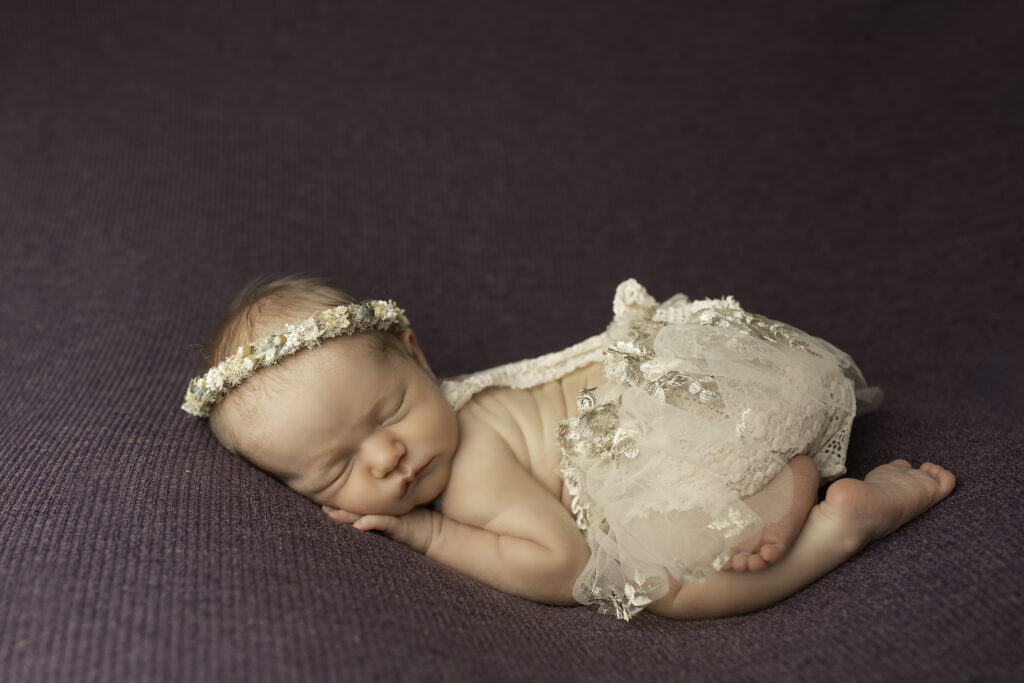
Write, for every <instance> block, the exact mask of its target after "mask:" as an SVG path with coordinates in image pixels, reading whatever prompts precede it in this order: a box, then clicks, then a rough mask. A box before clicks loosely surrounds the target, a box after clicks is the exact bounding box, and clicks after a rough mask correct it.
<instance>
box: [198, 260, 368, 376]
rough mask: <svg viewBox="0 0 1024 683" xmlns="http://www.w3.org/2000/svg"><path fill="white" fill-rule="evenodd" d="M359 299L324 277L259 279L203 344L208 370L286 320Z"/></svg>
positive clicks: (227, 312) (244, 290) (245, 292)
mask: <svg viewBox="0 0 1024 683" xmlns="http://www.w3.org/2000/svg"><path fill="white" fill-rule="evenodd" d="M358 301H359V299H358V298H357V297H356V296H355V295H354V294H352V293H351V292H349V291H347V290H345V289H342V288H341V287H338V286H336V285H334V284H332V283H331V282H330V281H328V280H326V279H324V278H316V277H307V276H303V275H289V276H286V277H283V278H280V279H277V280H267V279H266V278H257V279H255V280H253V281H252V282H250V283H249V284H247V285H246V286H245V287H244V288H243V289H242V291H241V292H239V293H238V295H237V296H235V298H234V300H232V302H231V303H230V304H228V308H227V311H226V312H225V313H224V315H223V317H221V319H220V321H219V322H218V323H217V326H216V327H215V328H214V330H213V333H212V334H211V335H210V338H209V341H207V343H206V345H205V346H204V347H203V349H204V353H203V361H204V364H205V367H204V371H206V370H209V369H210V368H212V367H213V366H215V365H217V363H219V362H221V361H222V360H224V359H225V358H226V357H228V356H229V355H231V354H232V353H234V351H235V349H237V348H238V347H239V346H241V345H242V344H245V343H246V342H249V341H253V340H255V339H257V338H259V337H262V336H265V335H268V334H273V333H274V332H277V331H278V330H279V329H280V328H281V327H282V326H284V325H285V324H286V323H291V322H295V321H297V320H300V319H302V318H306V317H308V316H310V315H312V314H313V313H316V312H317V311H322V310H325V309H328V308H334V307H335V306H341V305H343V304H352V303H356V302H358Z"/></svg>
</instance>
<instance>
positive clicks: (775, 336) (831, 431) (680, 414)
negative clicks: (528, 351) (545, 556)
mask: <svg viewBox="0 0 1024 683" xmlns="http://www.w3.org/2000/svg"><path fill="white" fill-rule="evenodd" d="M614 314H615V315H614V320H613V321H612V323H611V325H610V326H609V328H608V330H607V331H606V332H604V333H602V334H599V335H596V336H594V337H591V338H589V339H587V340H585V341H583V342H580V343H579V344H576V345H574V346H571V347H569V348H567V349H565V350H563V351H559V352H555V353H550V354H547V355H544V356H540V357H538V358H532V359H527V360H523V361H519V362H516V363H509V364H507V365H502V366H499V367H496V368H491V369H489V370H483V371H481V372H477V373H473V374H470V375H466V376H463V377H459V378H455V379H452V380H447V381H445V382H444V383H443V384H442V389H443V391H444V393H445V396H446V397H447V398H448V400H449V402H450V403H451V404H452V406H453V407H454V408H455V409H458V408H460V407H461V406H462V405H464V404H465V402H466V401H468V400H469V399H470V398H471V397H472V396H473V395H474V394H476V393H477V392H479V391H481V390H483V389H486V388H488V387H494V386H502V387H512V388H521V389H526V388H530V387H534V386H538V385H540V384H544V383H545V382H549V381H552V380H556V379H559V378H561V377H563V376H565V375H566V374H567V373H569V372H571V371H573V370H575V369H577V368H580V367H582V366H584V365H587V364H589V363H592V362H596V361H603V368H604V374H605V376H606V377H607V379H608V384H607V385H606V386H604V387H601V389H599V390H596V391H595V390H586V391H583V392H581V394H580V397H579V402H578V410H579V414H578V415H577V416H575V417H571V418H569V419H567V420H565V421H563V422H562V423H561V425H560V426H559V429H558V440H559V443H560V445H561V448H562V461H561V464H560V468H559V473H560V474H561V477H562V479H563V481H564V482H565V484H566V487H567V489H568V491H569V493H570V494H571V496H572V511H573V513H574V515H575V517H576V523H577V525H578V526H579V528H580V530H581V531H582V532H583V534H584V535H585V537H586V539H587V543H588V544H589V546H590V550H591V556H590V560H589V562H588V564H587V566H586V568H585V569H584V571H583V573H582V574H581V575H580V576H579V577H578V578H577V580H576V585H575V588H574V591H573V595H574V596H575V598H576V600H578V601H579V602H580V603H583V604H592V603H597V604H598V605H599V606H600V609H601V611H602V612H610V613H614V614H615V615H616V616H617V617H619V618H620V619H626V620H628V619H629V618H630V617H632V616H633V615H635V614H636V613H638V612H639V611H641V610H642V609H643V608H644V607H646V606H647V605H649V604H650V603H651V602H652V601H653V600H657V599H658V598H659V597H661V596H662V595H664V594H665V593H666V592H667V590H668V581H667V577H668V575H669V574H671V576H672V577H673V578H675V579H676V580H677V581H679V582H680V583H684V584H685V583H687V582H692V581H701V580H703V579H704V578H706V576H707V575H708V573H709V572H711V571H717V570H718V569H720V568H721V567H722V566H723V565H724V564H725V563H726V562H727V561H728V560H729V559H730V558H731V556H732V554H733V553H734V552H737V551H738V550H743V549H747V550H749V549H752V548H751V544H752V543H756V542H757V540H758V539H759V538H760V534H761V530H762V528H763V527H764V525H765V524H767V523H771V522H772V521H775V520H776V519H778V518H779V517H781V516H782V514H784V513H785V511H786V510H788V508H789V504H790V501H791V494H792V488H791V482H790V481H789V479H788V477H789V474H788V473H789V470H788V468H786V463H787V462H788V461H789V460H790V459H791V458H793V457H794V456H796V455H801V454H803V455H808V456H810V457H811V458H812V459H813V460H814V462H815V464H817V466H818V470H819V472H820V473H821V476H822V478H824V479H826V480H827V479H834V478H836V477H838V476H840V475H842V474H843V473H845V471H846V468H845V459H846V448H847V444H848V443H849V438H850V427H851V424H852V422H853V418H854V416H855V415H856V414H858V413H859V414H863V413H865V412H868V411H870V410H872V409H874V408H875V407H877V405H878V404H879V403H880V402H881V390H880V389H878V388H875V387H868V386H867V385H866V382H865V381H864V377H863V375H862V374H861V373H860V370H859V369H858V368H857V366H856V365H855V364H854V363H853V360H852V359H851V358H850V357H849V356H848V355H847V354H845V353H843V352H842V351H840V350H839V349H837V348H836V347H834V346H832V345H831V344H829V343H828V342H827V341H825V340H823V339H819V338H817V337H813V336H810V335H808V334H805V333H804V332H801V331H800V330H798V329H796V328H794V327H791V326H789V325H786V324H784V323H780V322H777V321H774V320H771V319H769V318H765V317H764V316H760V315H757V314H753V313H748V312H746V311H744V310H743V309H742V308H741V307H740V305H739V303H737V302H736V301H735V300H734V299H733V298H732V297H726V298H724V299H702V300H699V301H690V300H689V299H688V298H687V297H686V296H685V295H682V294H677V295H676V296H674V297H672V298H671V299H668V300H667V301H665V302H664V303H661V304H659V303H658V302H656V301H655V300H654V299H653V298H652V297H651V296H650V295H649V294H648V293H647V291H646V290H645V289H644V288H643V287H642V286H641V285H640V284H639V283H637V282H636V281H635V280H627V281H626V282H623V283H622V284H620V285H619V287H618V289H617V290H616V293H615V300H614ZM780 475H781V476H780ZM777 477H778V478H777ZM773 480H776V483H775V484H774V485H773V487H772V488H771V489H770V491H771V492H772V494H771V496H767V497H768V498H769V499H768V500H763V501H762V500H758V501H757V504H756V505H755V504H754V502H752V501H751V502H748V501H746V500H745V499H747V498H748V497H749V496H751V495H753V494H755V493H757V492H758V491H760V490H761V489H763V488H764V487H765V486H766V485H767V484H768V483H769V482H772V481H773ZM763 497H764V496H762V497H759V499H760V498H763Z"/></svg>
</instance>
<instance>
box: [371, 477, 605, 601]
mask: <svg viewBox="0 0 1024 683" xmlns="http://www.w3.org/2000/svg"><path fill="white" fill-rule="evenodd" d="M546 495H547V499H548V500H549V501H550V500H552V499H551V497H550V494H546ZM542 502H543V501H533V502H524V503H522V504H520V505H519V506H517V507H516V508H513V509H510V510H508V511H507V512H505V513H503V514H502V515H501V519H495V520H494V522H493V523H492V524H489V525H488V526H489V527H494V528H496V529H501V531H498V530H495V529H492V528H481V527H477V526H473V525H471V524H465V523H463V522H459V521H456V520H454V519H452V518H451V517H446V516H444V515H442V514H440V513H438V512H434V511H432V510H428V509H426V508H417V509H415V510H413V511H412V512H409V513H408V514H405V515H402V516H401V517H393V516H389V515H367V516H364V517H362V518H360V519H359V520H358V521H356V522H355V523H354V524H353V526H354V527H355V528H357V529H360V530H362V531H370V530H374V531H381V532H383V533H385V534H387V535H388V536H390V537H391V538H393V539H394V540H396V541H400V542H402V543H405V544H406V545H408V546H410V547H411V548H413V549H414V550H417V551H419V552H421V553H423V554H424V555H426V556H427V557H430V558H431V559H434V560H437V561H438V562H441V563H442V564H445V565H447V566H449V567H451V568H452V569H455V570H457V571H459V572H462V573H463V574H466V575H467V576H470V577H472V578H474V579H476V580H478V581H481V582H483V583H486V584H488V585H490V586H492V587H494V588H497V589H498V590H501V591H505V592H506V593H513V594H515V595H519V596H522V597H524V598H528V599H530V600H535V601H537V602H546V603H553V604H564V605H571V604H575V601H574V600H573V598H572V587H573V583H574V581H575V579H576V577H577V576H578V575H579V574H580V572H581V571H582V570H583V567H584V565H585V564H586V562H587V557H588V552H589V551H588V549H587V546H586V543H585V542H584V541H583V537H582V536H581V535H580V533H579V531H578V530H577V529H576V527H575V525H573V526H572V527H571V528H566V529H561V530H560V529H559V528H558V527H559V526H560V525H558V524H552V519H551V518H552V517H553V516H555V515H551V514H545V513H550V512H552V511H550V510H545V509H544V508H545V507H546V505H543V504H540V503H542ZM558 508H559V509H557V510H554V511H553V512H555V513H560V514H558V515H557V516H558V517H562V516H564V517H566V518H568V516H567V515H565V512H564V510H563V509H561V506H560V505H559V506H558ZM569 521H570V523H571V519H570V520H569Z"/></svg>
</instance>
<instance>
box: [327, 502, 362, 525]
mask: <svg viewBox="0 0 1024 683" xmlns="http://www.w3.org/2000/svg"><path fill="white" fill-rule="evenodd" d="M320 509H321V510H323V511H324V514H325V515H327V516H328V517H330V518H331V519H332V520H334V521H335V522H337V523H338V524H352V523H353V522H355V521H357V520H358V519H359V517H360V516H359V515H357V514H355V513H352V512H348V511H346V510H342V509H341V508H336V507H331V506H330V505H321V506H320Z"/></svg>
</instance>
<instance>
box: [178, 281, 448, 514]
mask: <svg viewBox="0 0 1024 683" xmlns="http://www.w3.org/2000/svg"><path fill="white" fill-rule="evenodd" d="M339 307H340V308H339ZM311 317H312V318H313V319H312V320H310V318H311ZM289 325H290V326H291V327H290V328H289ZM324 330H328V331H327V332H326V333H325V332H324ZM352 330H357V331H355V332H352ZM334 334H337V335H338V336H333V335H334ZM325 336H327V337H332V338H328V339H326V340H323V339H324V337H325ZM268 337H270V339H268ZM296 339H297V340H298V341H296ZM303 339H317V341H320V340H323V341H320V343H319V345H318V346H313V348H302V347H301V346H300V348H299V350H298V351H293V350H292V349H294V348H295V346H296V344H301V343H302V341H301V340H303ZM261 342H262V343H261ZM315 343H316V341H313V342H310V344H315ZM207 348H208V352H207V354H206V355H207V358H208V360H209V365H210V366H211V368H213V370H212V372H213V373H214V375H215V377H213V378H212V379H211V377H210V375H207V376H206V380H205V381H200V378H197V379H196V380H193V384H192V385H191V386H190V389H189V394H188V395H187V396H186V403H185V405H184V406H183V408H185V410H187V411H188V412H190V413H192V414H198V415H203V414H204V413H206V412H207V411H209V418H210V427H211V429H212V430H213V433H214V434H215V435H216V437H217V439H218V440H219V441H220V442H221V443H222V444H223V445H224V446H225V447H226V448H228V449H229V450H231V451H232V452H234V453H237V454H238V455H240V456H242V457H244V458H245V459H247V460H248V461H249V462H251V463H252V464H254V465H256V466H257V467H259V468H260V469H262V470H264V471H266V472H268V473H270V474H272V475H274V476H275V477H277V478H278V479H280V480H281V481H283V482H284V483H285V484H287V485H288V486H289V487H290V488H292V489H294V490H295V491H297V492H299V493H301V494H302V495H304V496H306V497H307V498H309V499H311V500H313V501H314V502H316V503H318V504H322V505H323V504H326V505H330V506H333V507H336V508H340V509H342V510H346V511H348V512H352V513H355V514H360V515H364V514H391V515H400V514H404V513H406V512H408V511H410V510H411V509H413V508H414V507H416V506H417V505H424V504H426V503H429V502H430V501H431V500H433V499H434V498H436V497H437V496H438V494H440V493H441V491H442V490H443V489H444V487H445V485H447V483H448V476H449V474H450V471H451V460H452V457H453V456H454V454H455V448H456V446H457V445H458V426H457V422H456V418H455V413H454V411H453V410H452V408H451V406H450V405H449V404H448V402H447V401H446V400H445V398H444V396H443V395H442V394H441V391H440V387H439V386H438V383H437V380H436V378H435V377H434V374H433V372H432V371H431V370H430V366H429V365H428V364H427V360H426V358H425V357H424V355H423V352H422V350H421V349H420V347H419V345H418V344H417V343H416V338H415V336H414V335H413V333H412V330H411V329H409V328H408V322H407V321H406V320H405V317H404V315H402V313H401V310H400V309H398V308H397V307H395V306H394V305H393V303H391V302H367V303H360V302H358V300H357V299H356V298H355V297H353V296H352V295H351V294H349V293H348V292H346V291H344V290H342V289H339V288H337V287H334V286H332V285H330V284H328V283H326V282H325V281H322V280H316V279H312V278H299V277H291V278H286V279H283V280H277V281H275V282H271V283H267V284H254V285H250V286H249V287H247V288H246V289H245V290H243V291H242V293H241V294H239V295H238V297H236V299H235V301H234V302H233V303H232V304H231V306H230V307H229V309H228V312H227V314H226V315H225V316H224V318H223V320H222V321H221V323H220V325H218V327H217V330H216V331H215V332H214V335H213V338H212V339H211V340H210V343H209V344H208V346H207ZM235 349H238V351H235ZM291 354H294V355H291ZM221 359H226V360H225V361H224V362H221ZM263 359H269V360H270V362H271V363H272V364H270V365H269V366H267V367H258V366H260V365H261V364H263V363H264V362H265V361H264V360H263ZM253 366H257V367H258V369H256V370H255V371H252V369H251V368H253ZM236 376H239V377H243V380H242V381H241V382H240V383H239V384H238V385H237V386H234V388H230V389H229V390H228V391H227V392H226V393H224V394H223V398H221V399H220V400H219V401H217V398H218V397H219V396H220V395H221V394H222V393H223V390H219V389H218V390H214V391H211V390H210V389H209V388H208V387H213V388H214V389H216V388H217V386H219V385H220V384H223V385H224V386H225V387H229V386H230V385H232V384H234V383H235V379H234V377H236ZM225 377H226V378H227V379H226V380H225ZM197 382H199V384H197ZM208 395H212V397H213V398H212V399H211V398H207V396H208ZM211 403H212V408H211Z"/></svg>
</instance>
